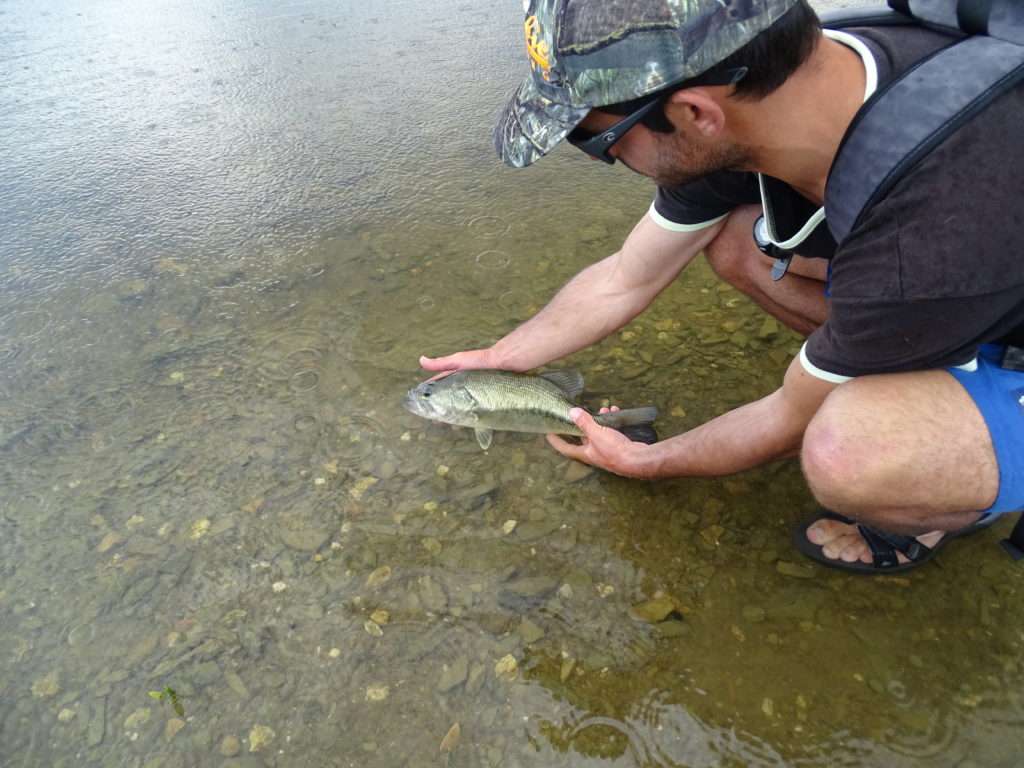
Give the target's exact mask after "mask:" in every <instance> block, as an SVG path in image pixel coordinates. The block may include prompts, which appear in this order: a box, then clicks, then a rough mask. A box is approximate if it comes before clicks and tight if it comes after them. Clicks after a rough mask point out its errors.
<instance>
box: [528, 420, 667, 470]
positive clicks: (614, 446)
mask: <svg viewBox="0 0 1024 768" xmlns="http://www.w3.org/2000/svg"><path fill="white" fill-rule="evenodd" d="M601 410H602V412H604V411H606V410H607V409H606V408H602V409H601ZM569 416H570V418H571V419H572V420H573V421H574V422H575V423H576V426H577V427H579V428H580V429H582V430H583V442H582V444H581V445H576V444H575V443H570V442H569V441H568V440H565V439H564V438H561V437H559V436H558V435H548V436H547V437H548V442H549V443H550V444H551V447H552V448H554V449H555V450H556V451H558V452H559V453H560V454H562V455H563V456H568V457H569V458H570V459H576V461H582V462H583V463H584V464H590V465H592V466H595V467H600V468H601V469H605V470H607V471H609V472H614V473H615V474H616V475H622V476H623V477H645V474H644V472H643V471H642V469H641V468H642V467H643V466H644V462H642V461H641V459H642V457H643V453H644V451H646V450H647V449H648V446H647V445H645V444H644V443H635V442H633V441H632V440H630V439H629V438H628V437H626V436H625V435H624V434H622V433H621V432H619V431H618V430H616V429H612V428H611V427H602V426H601V425H600V424H598V423H597V422H596V421H594V417H593V416H591V415H590V414H589V413H587V412H586V411H584V410H583V409H582V408H573V409H572V410H571V411H569Z"/></svg>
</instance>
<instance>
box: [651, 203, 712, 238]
mask: <svg viewBox="0 0 1024 768" xmlns="http://www.w3.org/2000/svg"><path fill="white" fill-rule="evenodd" d="M647 215H648V216H650V217H651V219H652V220H653V221H654V223H655V224H657V225H658V226H659V227H661V228H662V229H667V230H668V231H669V232H696V231H697V230H700V229H707V228H708V227H710V226H711V225H712V224H717V223H718V222H720V221H721V220H722V219H724V218H725V217H726V216H728V215H729V214H728V213H723V214H722V215H721V216H719V217H718V218H715V219H709V220H708V221H702V222H699V223H697V224H678V223H676V222H674V221H669V220H668V219H666V218H665V217H664V216H662V215H661V214H660V213H658V212H657V211H656V210H655V209H654V203H651V207H650V208H649V209H648V210H647Z"/></svg>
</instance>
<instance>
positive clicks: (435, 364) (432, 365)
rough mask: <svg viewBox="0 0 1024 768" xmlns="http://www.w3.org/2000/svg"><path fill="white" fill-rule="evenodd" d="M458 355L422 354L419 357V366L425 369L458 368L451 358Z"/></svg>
mask: <svg viewBox="0 0 1024 768" xmlns="http://www.w3.org/2000/svg"><path fill="white" fill-rule="evenodd" d="M456 357H458V355H448V356H447V357H427V356H426V355H422V356H421V357H420V368H423V369H424V370H427V371H454V370H455V369H456V368H458V365H455V364H454V361H453V358H456Z"/></svg>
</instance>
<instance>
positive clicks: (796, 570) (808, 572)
mask: <svg viewBox="0 0 1024 768" xmlns="http://www.w3.org/2000/svg"><path fill="white" fill-rule="evenodd" d="M775 570H776V571H778V572H779V573H781V574H782V575H783V576H790V577H792V578H794V579H813V578H814V575H815V574H814V567H813V566H811V565H804V564H802V563H791V562H789V561H788V560H779V562H777V563H776V564H775Z"/></svg>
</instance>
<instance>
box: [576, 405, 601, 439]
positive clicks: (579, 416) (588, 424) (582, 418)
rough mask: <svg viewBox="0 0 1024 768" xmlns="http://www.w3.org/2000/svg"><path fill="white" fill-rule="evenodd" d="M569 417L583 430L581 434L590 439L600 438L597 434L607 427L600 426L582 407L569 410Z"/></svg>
mask: <svg viewBox="0 0 1024 768" xmlns="http://www.w3.org/2000/svg"><path fill="white" fill-rule="evenodd" d="M569 418H570V419H572V420H573V422H575V424H576V426H577V427H579V428H580V429H582V430H583V435H584V436H585V437H587V438H589V439H591V440H592V439H594V438H595V437H598V439H600V438H599V435H600V434H601V433H603V432H604V431H605V430H606V429H607V427H602V426H601V425H600V424H598V423H597V422H596V421H594V417H593V416H591V415H590V414H589V413H587V412H586V411H585V410H583V409H582V408H573V409H572V410H570V411H569Z"/></svg>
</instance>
